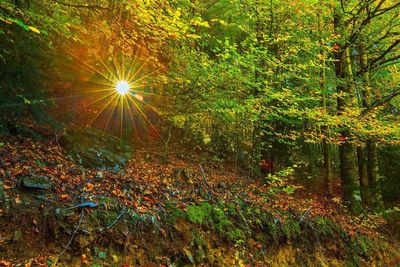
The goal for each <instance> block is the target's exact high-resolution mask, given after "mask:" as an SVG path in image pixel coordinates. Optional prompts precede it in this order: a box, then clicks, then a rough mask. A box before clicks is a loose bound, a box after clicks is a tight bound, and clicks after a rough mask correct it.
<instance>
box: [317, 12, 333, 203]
mask: <svg viewBox="0 0 400 267" xmlns="http://www.w3.org/2000/svg"><path fill="white" fill-rule="evenodd" d="M317 17H318V28H319V31H320V32H321V31H322V27H321V17H320V15H319V14H317ZM320 38H321V42H320V44H321V74H320V75H321V77H320V89H321V93H322V108H323V109H324V110H325V112H326V114H328V109H327V103H326V99H327V97H326V88H325V82H326V71H325V68H326V62H325V52H324V50H323V46H324V42H323V41H322V40H323V38H322V36H320ZM321 131H322V135H323V137H322V156H323V160H324V187H325V192H326V196H327V197H328V198H331V197H332V195H333V189H332V162H331V161H332V159H331V151H330V146H329V142H328V137H329V134H330V133H329V128H328V126H327V125H323V126H322V127H321Z"/></svg>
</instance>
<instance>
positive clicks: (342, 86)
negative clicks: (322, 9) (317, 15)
mask: <svg viewBox="0 0 400 267" xmlns="http://www.w3.org/2000/svg"><path fill="white" fill-rule="evenodd" d="M334 26H335V31H336V33H338V34H342V31H343V28H342V27H343V26H342V18H341V15H339V14H335V17H334ZM335 59H336V60H335V67H336V68H335V72H336V78H337V91H338V94H339V96H338V100H337V101H338V114H339V115H343V113H344V112H345V111H346V109H347V108H349V107H351V106H352V104H353V101H354V86H353V73H352V68H351V59H350V51H349V48H348V47H347V48H346V49H341V48H340V45H339V49H338V51H337V52H335ZM342 128H343V130H342V131H341V144H340V145H339V159H340V178H341V182H342V189H343V198H344V200H345V202H346V203H347V205H348V206H349V208H350V210H351V211H352V212H354V213H359V212H360V211H361V202H360V200H361V197H360V190H359V186H358V181H357V180H358V179H357V168H356V162H355V157H356V153H355V148H354V145H353V143H352V136H351V134H350V129H349V128H348V127H347V126H343V127H342Z"/></svg>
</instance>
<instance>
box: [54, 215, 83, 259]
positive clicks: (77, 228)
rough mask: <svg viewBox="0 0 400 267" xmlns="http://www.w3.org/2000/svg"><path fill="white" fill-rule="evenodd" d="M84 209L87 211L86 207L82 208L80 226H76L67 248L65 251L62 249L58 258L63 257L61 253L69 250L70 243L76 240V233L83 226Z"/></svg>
mask: <svg viewBox="0 0 400 267" xmlns="http://www.w3.org/2000/svg"><path fill="white" fill-rule="evenodd" d="M84 211H85V209H84V208H82V212H81V218H80V219H79V223H78V226H77V227H76V228H75V230H74V232H73V233H72V236H71V238H70V240H69V242H68V244H67V245H66V246H65V248H64V249H63V251H61V253H60V254H58V257H57V259H59V258H60V257H61V255H62V254H64V252H65V251H66V250H67V248H68V247H69V245H71V243H72V240H74V237H75V234H76V232H78V230H79V227H80V226H81V223H82V221H83V216H84Z"/></svg>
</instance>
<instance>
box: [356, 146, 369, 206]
mask: <svg viewBox="0 0 400 267" xmlns="http://www.w3.org/2000/svg"><path fill="white" fill-rule="evenodd" d="M357 162H358V176H359V177H360V189H361V199H362V202H363V204H364V206H368V205H369V194H368V174H367V160H366V155H365V151H364V148H363V147H362V146H361V145H359V146H357Z"/></svg>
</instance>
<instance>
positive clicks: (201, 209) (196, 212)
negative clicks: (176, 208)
mask: <svg viewBox="0 0 400 267" xmlns="http://www.w3.org/2000/svg"><path fill="white" fill-rule="evenodd" d="M211 214H212V206H211V205H210V204H209V203H207V202H203V203H201V204H200V206H188V207H187V211H186V215H187V218H188V220H189V221H191V222H193V223H198V224H205V223H210V222H211Z"/></svg>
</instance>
